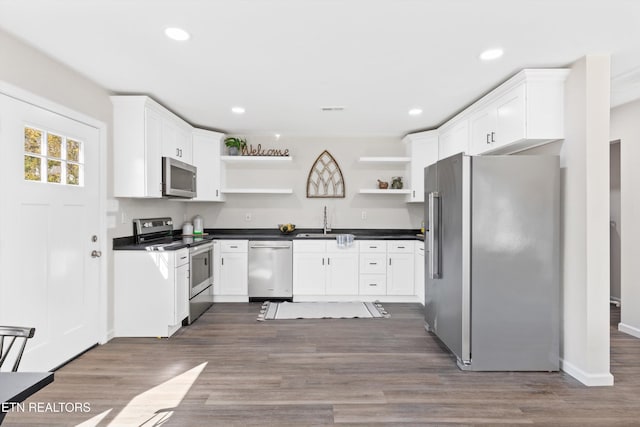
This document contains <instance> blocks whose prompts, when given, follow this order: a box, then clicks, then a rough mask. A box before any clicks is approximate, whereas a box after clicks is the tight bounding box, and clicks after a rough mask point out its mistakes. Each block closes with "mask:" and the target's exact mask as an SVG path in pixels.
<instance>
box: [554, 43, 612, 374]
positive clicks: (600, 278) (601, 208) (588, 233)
mask: <svg viewBox="0 0 640 427" xmlns="http://www.w3.org/2000/svg"><path fill="white" fill-rule="evenodd" d="M609 81H610V60H609V56H608V55H588V56H586V57H585V58H583V59H581V60H579V61H578V62H576V63H575V64H573V66H572V67H571V74H570V75H569V78H568V79H567V83H566V98H565V106H566V109H565V111H566V113H565V114H566V115H565V141H564V144H563V146H562V150H561V153H560V162H561V167H562V214H561V215H562V217H561V222H562V228H561V229H562V236H561V253H562V258H563V259H562V264H561V265H562V286H563V292H562V307H563V310H562V318H563V328H562V344H561V358H562V360H561V367H562V370H564V371H565V372H567V373H569V374H570V375H572V376H573V377H575V378H577V379H578V380H579V381H581V382H582V383H584V384H586V385H592V386H598V385H612V384H613V376H612V375H611V373H610V372H609V108H610V100H609V90H610V88H609V86H610V84H609Z"/></svg>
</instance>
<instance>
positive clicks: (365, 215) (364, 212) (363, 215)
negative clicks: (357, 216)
mask: <svg viewBox="0 0 640 427" xmlns="http://www.w3.org/2000/svg"><path fill="white" fill-rule="evenodd" d="M362 219H367V211H362Z"/></svg>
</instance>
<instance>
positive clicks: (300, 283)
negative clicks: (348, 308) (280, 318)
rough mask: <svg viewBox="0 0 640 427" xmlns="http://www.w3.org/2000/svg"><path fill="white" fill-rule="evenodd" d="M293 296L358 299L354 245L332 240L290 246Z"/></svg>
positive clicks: (299, 242) (356, 251) (355, 250)
mask: <svg viewBox="0 0 640 427" xmlns="http://www.w3.org/2000/svg"><path fill="white" fill-rule="evenodd" d="M293 295H294V298H296V297H298V296H303V297H304V296H319V297H321V296H326V295H338V296H345V295H358V244H357V242H356V243H354V245H353V246H351V247H350V248H338V247H337V245H336V242H335V241H333V240H330V241H329V240H313V241H309V240H307V241H297V240H296V241H294V242H293Z"/></svg>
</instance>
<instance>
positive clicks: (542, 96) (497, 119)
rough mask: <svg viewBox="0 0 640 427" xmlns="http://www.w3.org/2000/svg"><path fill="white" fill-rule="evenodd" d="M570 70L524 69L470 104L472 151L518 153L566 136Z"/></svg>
mask: <svg viewBox="0 0 640 427" xmlns="http://www.w3.org/2000/svg"><path fill="white" fill-rule="evenodd" d="M568 73H569V71H568V70H564V69H556V70H546V69H545V70H523V71H521V72H520V73H518V74H516V75H515V76H514V77H512V78H511V79H509V80H507V81H506V82H505V83H503V84H502V85H500V86H499V87H498V88H496V89H495V90H493V91H492V92H491V93H489V94H488V95H486V96H485V97H483V98H482V99H480V100H479V101H478V102H477V103H476V104H474V105H473V106H472V107H470V108H472V109H473V111H472V112H471V115H470V119H469V121H470V126H471V131H470V138H471V140H470V145H469V152H470V154H472V155H478V154H509V153H515V152H517V151H521V150H524V149H527V148H531V147H535V146H537V145H541V144H544V143H547V142H551V141H556V140H558V139H562V138H564V81H565V80H566V78H567V75H568Z"/></svg>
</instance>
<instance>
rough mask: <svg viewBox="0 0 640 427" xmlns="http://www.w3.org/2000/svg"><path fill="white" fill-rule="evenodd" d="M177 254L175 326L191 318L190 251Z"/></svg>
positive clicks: (181, 251) (186, 250) (185, 250)
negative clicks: (188, 317)
mask: <svg viewBox="0 0 640 427" xmlns="http://www.w3.org/2000/svg"><path fill="white" fill-rule="evenodd" d="M178 252H179V254H178V253H176V257H177V262H176V265H177V267H176V269H175V278H176V287H175V301H176V303H175V310H174V318H173V321H174V323H173V324H174V325H175V324H178V323H182V319H184V318H185V317H187V316H189V278H190V270H189V267H190V266H189V250H188V249H182V250H180V251H178Z"/></svg>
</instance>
